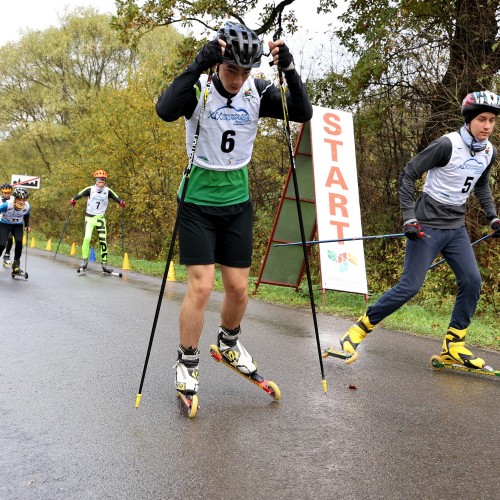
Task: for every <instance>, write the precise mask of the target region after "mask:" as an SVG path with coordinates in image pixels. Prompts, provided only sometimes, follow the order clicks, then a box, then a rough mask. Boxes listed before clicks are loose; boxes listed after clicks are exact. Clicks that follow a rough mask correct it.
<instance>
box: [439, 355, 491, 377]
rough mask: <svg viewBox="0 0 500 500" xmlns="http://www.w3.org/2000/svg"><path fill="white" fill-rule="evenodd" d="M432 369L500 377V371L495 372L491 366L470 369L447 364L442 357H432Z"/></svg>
mask: <svg viewBox="0 0 500 500" xmlns="http://www.w3.org/2000/svg"><path fill="white" fill-rule="evenodd" d="M430 364H431V368H432V369H433V370H435V371H439V370H442V369H443V368H444V369H445V370H455V371H458V372H469V373H479V374H480V375H488V376H490V377H500V370H494V369H493V368H492V367H491V366H483V368H470V367H468V366H465V365H459V364H451V365H449V364H446V363H445V362H444V361H443V359H442V358H441V357H440V356H437V355H435V356H432V357H431V359H430Z"/></svg>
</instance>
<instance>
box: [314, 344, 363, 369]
mask: <svg viewBox="0 0 500 500" xmlns="http://www.w3.org/2000/svg"><path fill="white" fill-rule="evenodd" d="M321 356H322V357H323V358H328V357H329V356H332V357H333V358H339V359H343V360H344V363H345V364H346V365H349V364H351V363H354V361H356V359H358V351H354V353H352V354H351V353H350V352H347V351H338V350H336V349H334V348H333V347H331V346H330V347H327V348H326V349H325V350H324V351H323V354H322V355H321Z"/></svg>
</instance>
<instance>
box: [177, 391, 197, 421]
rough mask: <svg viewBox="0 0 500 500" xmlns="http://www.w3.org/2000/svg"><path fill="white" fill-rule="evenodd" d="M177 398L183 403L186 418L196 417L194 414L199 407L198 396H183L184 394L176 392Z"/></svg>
mask: <svg viewBox="0 0 500 500" xmlns="http://www.w3.org/2000/svg"><path fill="white" fill-rule="evenodd" d="M177 397H178V398H179V399H180V400H181V401H182V402H183V403H184V406H185V407H186V410H187V414H188V417H189V418H194V417H196V413H197V411H198V409H199V407H200V406H199V404H198V395H197V394H185V393H184V392H180V391H177Z"/></svg>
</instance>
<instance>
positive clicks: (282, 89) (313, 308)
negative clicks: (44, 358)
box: [273, 13, 326, 393]
mask: <svg viewBox="0 0 500 500" xmlns="http://www.w3.org/2000/svg"><path fill="white" fill-rule="evenodd" d="M278 26H279V27H278V30H277V31H276V33H275V35H274V37H273V40H275V41H276V40H277V39H278V38H279V37H280V34H281V32H282V29H281V13H280V15H279V21H278ZM278 78H279V86H280V93H281V103H282V105H283V121H284V124H285V136H286V142H287V146H288V155H289V157H290V169H291V171H292V178H293V188H294V190H295V202H296V205H297V216H298V219H299V228H300V237H301V241H302V250H303V253H304V263H305V268H306V276H307V286H308V289H309V300H310V302H311V312H312V317H313V323H314V333H315V336H316V345H317V347H318V356H319V365H320V369H321V379H322V381H321V383H322V386H323V391H324V392H325V393H326V378H325V370H324V368H323V357H322V355H321V344H320V340H319V331H318V320H317V317H316V306H315V304H314V294H313V288H312V279H311V269H310V267H309V256H308V255H307V246H306V236H305V231H304V221H303V219H302V208H301V206H300V196H299V183H298V180H297V172H296V168H295V158H294V155H293V147H292V133H291V131H290V122H289V120H288V107H287V104H286V91H285V82H284V77H283V71H282V70H281V69H280V68H279V67H278Z"/></svg>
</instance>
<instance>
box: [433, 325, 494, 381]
mask: <svg viewBox="0 0 500 500" xmlns="http://www.w3.org/2000/svg"><path fill="white" fill-rule="evenodd" d="M466 335H467V330H458V329H457V328H453V327H450V328H448V331H447V332H446V336H445V338H444V340H443V348H442V351H441V355H440V356H432V357H431V360H430V363H431V367H432V368H433V369H434V370H441V369H442V368H445V369H450V370H456V371H462V372H470V373H480V374H481V375H489V376H493V377H500V370H494V369H493V368H491V366H486V363H485V361H484V359H482V358H478V357H477V356H475V355H474V354H473V353H472V352H471V351H470V350H469V349H467V347H465V336H466Z"/></svg>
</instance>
